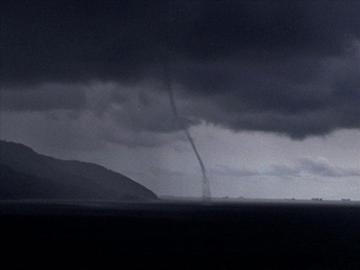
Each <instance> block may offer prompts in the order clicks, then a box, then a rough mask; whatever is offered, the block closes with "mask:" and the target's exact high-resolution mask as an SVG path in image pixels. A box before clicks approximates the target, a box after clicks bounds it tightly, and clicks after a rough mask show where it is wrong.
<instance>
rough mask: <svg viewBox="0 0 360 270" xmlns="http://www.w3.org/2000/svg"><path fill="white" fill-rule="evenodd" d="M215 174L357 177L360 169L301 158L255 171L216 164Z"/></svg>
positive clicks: (322, 159) (323, 159) (237, 175)
mask: <svg viewBox="0 0 360 270" xmlns="http://www.w3.org/2000/svg"><path fill="white" fill-rule="evenodd" d="M212 173H214V174H215V175H223V176H224V175H226V176H229V175H230V176H233V177H252V176H275V177H281V178H283V177H301V178H304V179H305V178H306V177H315V178H316V177H326V178H329V177H330V178H341V177H359V176H360V169H356V168H346V167H341V166H337V165H335V164H332V163H330V162H329V161H328V160H327V159H325V158H317V159H314V158H301V159H298V160H297V161H296V162H295V164H294V165H285V164H274V165H272V166H271V168H270V169H268V170H266V171H257V170H250V169H242V170H239V169H232V168H228V167H226V166H225V167H224V166H218V168H216V169H213V171H212Z"/></svg>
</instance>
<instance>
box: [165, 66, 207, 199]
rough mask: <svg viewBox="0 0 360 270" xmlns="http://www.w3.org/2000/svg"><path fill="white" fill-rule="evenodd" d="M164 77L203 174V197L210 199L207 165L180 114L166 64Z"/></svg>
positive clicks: (178, 120) (179, 123)
mask: <svg viewBox="0 0 360 270" xmlns="http://www.w3.org/2000/svg"><path fill="white" fill-rule="evenodd" d="M164 77H165V79H164V81H165V88H166V90H167V92H168V95H169V102H170V107H171V110H172V113H173V115H174V117H175V121H176V123H177V125H178V126H179V127H180V128H181V129H182V130H183V131H184V133H185V136H186V138H187V140H188V142H189V143H190V145H191V148H192V150H193V152H194V154H195V157H196V159H197V161H198V163H199V166H200V170H201V175H202V199H203V200H204V201H209V200H210V199H211V191H210V182H209V178H208V177H207V173H206V167H205V164H204V162H203V159H202V157H201V155H200V153H199V151H198V149H197V147H196V144H195V142H194V139H193V137H192V136H191V133H190V131H189V129H188V128H187V125H186V124H185V123H184V121H183V119H182V118H181V117H180V116H179V112H178V109H177V106H176V101H175V97H174V91H173V89H172V83H171V77H170V72H169V70H168V68H167V67H166V66H164Z"/></svg>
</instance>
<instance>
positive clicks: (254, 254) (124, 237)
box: [0, 201, 360, 270]
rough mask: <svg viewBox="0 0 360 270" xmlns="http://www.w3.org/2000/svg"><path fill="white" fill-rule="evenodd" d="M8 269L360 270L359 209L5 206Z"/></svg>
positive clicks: (1, 221) (1, 210) (2, 222)
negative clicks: (9, 266)
mask: <svg viewBox="0 0 360 270" xmlns="http://www.w3.org/2000/svg"><path fill="white" fill-rule="evenodd" d="M0 227H1V240H2V246H3V247H5V251H4V252H2V253H1V254H2V255H3V258H5V259H6V260H7V261H10V264H11V266H12V267H13V268H14V269H28V267H30V266H36V268H47V269H54V268H59V269H316V270H322V269H360V206H359V205H358V204H356V203H343V204H341V203H325V202H321V203H320V202H312V203H305V202H303V203H301V202H300V203H299V202H288V203H284V202H261V201H255V202H254V201H247V202H242V203H207V204H203V203H195V202H193V203H176V202H172V203H167V204H166V203H149V204H133V203H121V204H118V203H102V202H81V203H80V202H76V203H75V202H52V203H48V202H39V201H37V202H17V203H14V202H3V203H1V204H0Z"/></svg>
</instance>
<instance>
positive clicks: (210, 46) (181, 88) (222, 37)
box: [1, 1, 360, 138]
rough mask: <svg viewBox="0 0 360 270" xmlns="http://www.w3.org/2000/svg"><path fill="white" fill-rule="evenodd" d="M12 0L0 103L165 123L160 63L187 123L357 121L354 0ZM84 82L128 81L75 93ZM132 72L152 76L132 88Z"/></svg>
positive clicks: (272, 127)
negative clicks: (165, 68)
mask: <svg viewBox="0 0 360 270" xmlns="http://www.w3.org/2000/svg"><path fill="white" fill-rule="evenodd" d="M16 2H17V1H12V3H10V2H9V3H8V4H7V5H6V6H5V8H4V10H3V11H2V12H3V16H2V18H3V19H2V22H3V23H2V25H3V26H4V27H2V33H1V35H2V39H3V40H4V46H3V47H2V51H3V53H2V55H3V60H2V66H1V73H2V83H1V87H2V89H3V91H2V92H3V93H2V109H7V110H33V111H39V110H43V111H44V110H51V109H71V110H76V109H78V110H79V109H80V110H89V109H91V110H93V111H96V113H98V114H99V115H100V116H101V114H102V113H105V112H106V113H112V116H111V117H113V118H114V119H117V120H116V121H117V122H122V123H123V125H124V126H127V127H129V128H130V129H131V130H134V131H136V130H140V131H148V132H161V133H166V132H172V131H174V130H176V127H175V126H174V125H173V123H172V121H173V119H171V117H170V116H168V114H167V113H164V112H165V111H166V107H167V104H166V102H167V101H166V97H165V96H164V94H162V93H161V91H159V90H161V88H162V85H161V81H162V77H163V74H162V64H163V63H164V62H167V63H168V67H169V69H170V73H171V74H172V78H173V82H174V84H175V85H176V87H175V88H176V89H177V96H178V97H179V103H180V104H179V105H180V109H181V111H182V113H183V115H184V116H185V117H186V118H187V119H191V121H190V120H189V124H196V123H198V122H199V121H201V120H205V121H207V122H210V123H215V124H218V125H221V126H223V127H226V128H229V129H232V130H235V131H239V130H260V131H271V132H277V133H281V134H286V135H289V136H291V137H293V138H304V137H306V136H309V135H323V134H327V133H329V132H331V131H333V130H337V129H341V128H359V127H360V117H358V116H359V113H360V109H359V108H358V107H359V106H358V103H359V101H360V57H359V51H360V50H359V48H360V47H359V43H358V40H359V38H360V19H359V16H358V13H359V12H360V3H359V2H357V1H346V2H342V3H340V2H335V1H316V2H295V3H290V2H287V1H277V2H273V1H272V2H271V3H270V2H262V1H251V2H250V1H249V2H244V1H211V2H209V1H196V2H187V1H185V2H184V1H158V2H156V3H151V4H150V3H149V2H147V1H146V2H141V1H129V2H128V1H119V2H106V3H101V4H100V2H98V3H95V2H92V3H89V2H82V1H78V2H76V3H74V2H71V3H70V2H67V1H50V2H49V3H46V2H44V1H41V2H40V1H39V2H36V1H34V2H31V4H30V3H29V2H24V3H22V4H21V5H14V3H16ZM19 3H20V2H19ZM92 81H113V82H116V83H119V84H121V85H127V87H128V88H130V89H135V90H132V91H133V92H134V93H133V94H129V93H126V94H124V93H123V91H122V90H121V89H120V90H116V89H113V90H111V94H109V95H107V94H102V95H98V94H97V92H99V91H100V92H102V91H105V92H106V91H108V90H106V89H103V88H104V87H103V88H101V87H98V88H96V87H95V88H94V86H93V85H92V86H91V87H93V88H92V90H91V91H92V92H94V93H95V94H93V97H92V98H91V97H89V95H91V94H87V96H84V92H86V91H85V90H84V91H83V90H81V88H82V87H83V86H81V85H83V84H89V82H92ZM144 81H152V82H155V84H156V85H157V87H153V86H146V85H145V88H146V87H147V89H146V91H142V92H141V93H140V94H139V93H138V91H137V90H136V89H137V87H139V85H140V86H141V87H143V88H144V83H143V82H144ZM90 84H91V83H90ZM39 85H40V87H39ZM44 85H45V86H44ZM49 85H50V86H51V87H49ZM54 85H55V86H54ZM56 85H57V86H56ZM58 85H62V87H63V86H64V85H65V86H66V87H63V88H61V87H59V86H58ZM71 85H72V86H71ZM73 85H75V87H74V86H73ZM15 88H16V89H17V90H14V89H15ZM75 88H78V89H75ZM19 89H20V90H19ZM34 89H35V90H34ZM79 89H80V90H79ZM10 92H11V93H10ZM134 96H137V98H136V100H137V101H136V102H134V98H133V97H134ZM129 97H130V98H129ZM95 99H96V101H94V100H95ZM89 104H90V105H89ZM137 104H140V105H141V106H137ZM139 108H140V109H139ZM143 108H146V109H145V110H144V109H143ZM121 110H122V111H121ZM124 111H126V114H127V115H126V117H125V116H124V115H125V113H124ZM110 137H111V136H110Z"/></svg>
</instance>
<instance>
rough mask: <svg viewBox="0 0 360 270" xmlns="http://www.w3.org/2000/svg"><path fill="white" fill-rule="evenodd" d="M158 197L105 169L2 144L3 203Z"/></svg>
mask: <svg viewBox="0 0 360 270" xmlns="http://www.w3.org/2000/svg"><path fill="white" fill-rule="evenodd" d="M156 198H157V197H156V195H155V194H154V193H153V192H151V191H150V190H148V189H147V188H145V187H144V186H142V185H140V184H138V183H136V182H134V181H133V180H131V179H130V178H128V177H126V176H124V175H122V174H120V173H116V172H114V171H111V170H108V169H106V168H104V167H102V166H99V165H96V164H92V163H86V162H80V161H73V160H71V161H70V160H60V159H56V158H52V157H48V156H45V155H40V154H38V153H36V152H35V151H33V150H32V149H31V148H29V147H27V146H25V145H22V144H17V143H11V142H5V141H0V200H9V199H14V200H18V199H47V200H49V199H57V200H104V201H123V200H130V201H132V200H153V199H156Z"/></svg>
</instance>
